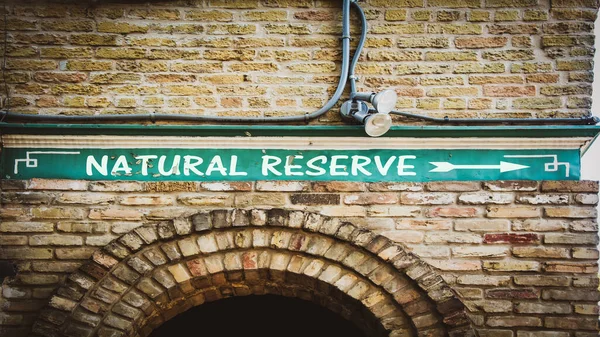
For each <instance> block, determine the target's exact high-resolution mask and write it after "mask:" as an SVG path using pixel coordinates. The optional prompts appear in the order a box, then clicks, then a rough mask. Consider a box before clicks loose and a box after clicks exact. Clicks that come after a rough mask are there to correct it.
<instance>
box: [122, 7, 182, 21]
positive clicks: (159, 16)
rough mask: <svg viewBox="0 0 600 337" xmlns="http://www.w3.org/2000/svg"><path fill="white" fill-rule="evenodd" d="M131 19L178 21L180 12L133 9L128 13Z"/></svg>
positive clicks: (174, 10) (173, 10)
mask: <svg viewBox="0 0 600 337" xmlns="http://www.w3.org/2000/svg"><path fill="white" fill-rule="evenodd" d="M128 15H129V17H133V18H141V19H155V20H178V19H179V18H180V14H179V11H178V10H176V9H156V8H150V9H139V8H138V9H131V10H129V12H128Z"/></svg>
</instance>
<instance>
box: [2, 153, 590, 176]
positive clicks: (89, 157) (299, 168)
mask: <svg viewBox="0 0 600 337" xmlns="http://www.w3.org/2000/svg"><path fill="white" fill-rule="evenodd" d="M1 169H2V171H1V174H2V177H3V178H4V179H31V178H63V179H86V180H140V181H252V180H310V181H334V180H336V181H364V182H376V181H382V182H405V181H406V182H426V181H452V180H454V181H461V180H462V181H466V180H577V179H579V175H580V154H579V150H578V149H528V150H507V149H502V150H500V149H447V150H444V149H406V150H403V149H337V150H333V149H280V148H279V149H269V148H193V147H189V148H104V149H103V148H65V147H61V148H46V147H44V148H23V147H6V148H4V149H3V152H2V164H1Z"/></svg>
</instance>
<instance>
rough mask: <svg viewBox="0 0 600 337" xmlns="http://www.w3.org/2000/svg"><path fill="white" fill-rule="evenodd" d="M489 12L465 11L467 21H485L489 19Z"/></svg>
mask: <svg viewBox="0 0 600 337" xmlns="http://www.w3.org/2000/svg"><path fill="white" fill-rule="evenodd" d="M490 17H491V13H490V12H487V11H469V12H468V13H467V21H470V22H487V21H490Z"/></svg>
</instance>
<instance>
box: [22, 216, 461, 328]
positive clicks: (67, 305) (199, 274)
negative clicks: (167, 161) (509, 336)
mask: <svg viewBox="0 0 600 337" xmlns="http://www.w3.org/2000/svg"><path fill="white" fill-rule="evenodd" d="M250 294H257V295H260V294H279V295H284V296H293V297H298V298H302V299H306V300H310V301H313V302H315V303H317V304H320V305H322V306H325V307H327V308H329V309H331V310H332V311H334V312H337V313H339V314H340V315H342V316H343V317H346V318H348V319H351V320H352V321H353V322H354V323H356V324H357V325H358V326H359V327H360V328H361V329H363V330H364V331H366V332H367V335H369V336H416V335H419V336H448V335H450V336H470V335H472V334H473V330H472V327H471V324H470V320H469V318H468V315H467V312H466V309H465V307H464V306H463V304H462V303H461V302H460V301H459V300H458V298H457V297H456V296H455V294H454V292H453V291H452V290H451V289H450V288H449V287H448V286H447V285H446V284H445V282H444V281H443V279H442V278H441V277H440V276H439V275H437V274H436V272H435V271H434V270H433V269H432V268H431V267H430V266H429V265H427V264H426V263H424V262H422V261H420V260H419V259H418V258H417V257H416V256H414V255H412V254H410V253H407V252H406V251H405V249H404V248H403V247H402V246H400V245H398V244H395V243H393V242H392V241H390V240H389V239H387V238H385V237H383V236H380V235H376V234H374V233H372V232H370V231H368V230H365V229H361V228H358V227H356V226H354V225H353V224H351V223H347V222H341V221H340V220H338V219H335V218H327V217H323V216H320V215H317V214H313V213H305V212H300V211H286V210H281V209H272V210H268V211H264V210H253V211H248V210H215V211H211V212H204V213H198V214H196V215H194V216H192V217H189V218H180V219H174V220H172V221H168V222H162V223H159V224H158V225H157V226H143V227H139V228H137V229H135V230H134V231H132V232H130V233H128V234H125V235H123V236H122V237H120V238H119V239H117V240H115V241H113V242H111V243H110V244H109V245H107V246H106V247H104V248H103V249H102V250H100V251H98V252H96V253H95V254H94V255H93V257H92V259H91V260H90V261H89V262H88V263H86V264H84V265H83V266H82V267H81V268H80V269H79V270H78V271H77V272H75V273H73V274H72V275H70V277H69V278H68V280H67V282H66V283H65V284H64V285H63V286H62V287H61V288H59V289H58V291H57V292H56V294H55V295H54V296H53V297H52V298H51V300H50V302H49V305H48V306H47V308H46V309H45V310H43V311H42V313H41V315H40V317H39V319H38V320H37V322H36V323H35V324H34V328H33V335H34V336H48V337H49V336H73V337H74V336H77V337H85V336H102V337H108V336H111V337H119V336H147V335H148V334H149V333H150V332H151V331H152V330H153V329H155V328H156V327H157V326H159V325H160V324H162V323H163V322H165V321H167V320H169V319H170V318H172V317H174V316H176V315H177V314H179V313H181V312H183V311H185V310H187V309H189V308H191V307H193V306H196V305H200V304H202V303H204V302H207V301H215V300H218V299H220V298H225V297H230V296H244V295H250Z"/></svg>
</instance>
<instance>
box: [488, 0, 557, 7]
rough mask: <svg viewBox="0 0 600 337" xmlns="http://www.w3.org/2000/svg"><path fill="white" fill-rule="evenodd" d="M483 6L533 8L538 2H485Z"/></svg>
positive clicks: (519, 0) (489, 0) (522, 0)
mask: <svg viewBox="0 0 600 337" xmlns="http://www.w3.org/2000/svg"><path fill="white" fill-rule="evenodd" d="M485 5H486V7H533V6H538V0H485ZM553 5H554V4H553ZM557 7H561V6H557Z"/></svg>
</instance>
